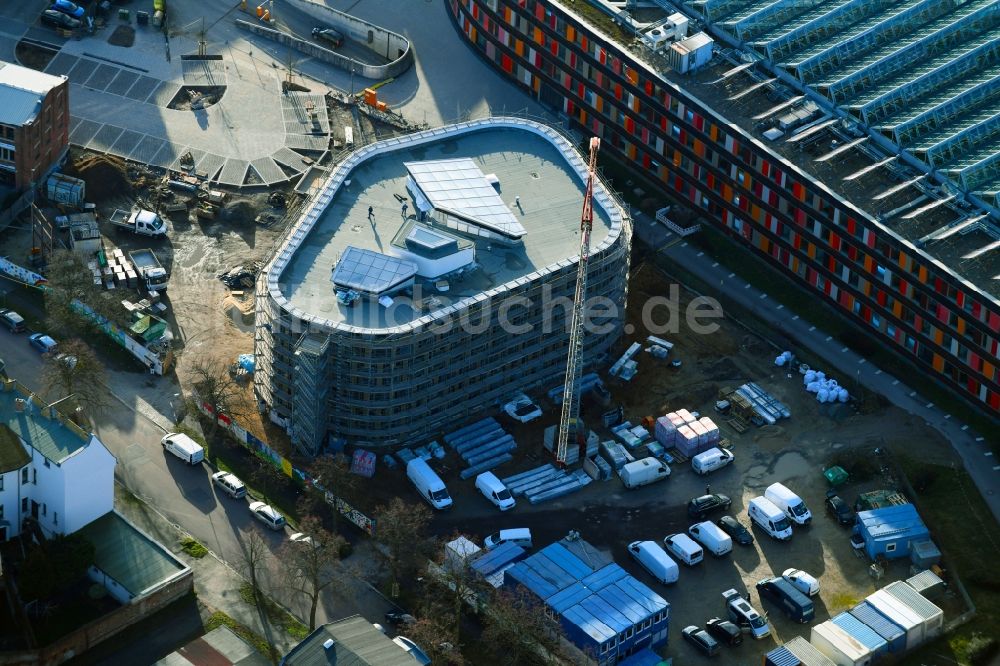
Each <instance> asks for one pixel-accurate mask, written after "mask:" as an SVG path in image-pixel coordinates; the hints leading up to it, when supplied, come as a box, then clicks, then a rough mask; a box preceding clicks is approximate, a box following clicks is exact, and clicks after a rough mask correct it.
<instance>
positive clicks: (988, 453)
mask: <svg viewBox="0 0 1000 666" xmlns="http://www.w3.org/2000/svg"><path fill="white" fill-rule="evenodd" d="M983 455H984V456H986V457H987V458H990V457H992V455H993V452H992V451H987V452H986V453H984V454H983Z"/></svg>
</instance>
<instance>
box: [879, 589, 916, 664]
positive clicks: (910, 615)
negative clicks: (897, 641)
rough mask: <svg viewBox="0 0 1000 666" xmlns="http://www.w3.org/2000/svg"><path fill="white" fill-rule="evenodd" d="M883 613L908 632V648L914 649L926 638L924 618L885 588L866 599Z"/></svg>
mask: <svg viewBox="0 0 1000 666" xmlns="http://www.w3.org/2000/svg"><path fill="white" fill-rule="evenodd" d="M865 601H867V602H868V603H869V604H871V606H872V607H873V608H874V609H875V610H877V611H878V612H879V613H881V614H882V615H884V616H886V617H887V618H889V619H890V620H892V621H893V622H895V623H896V624H898V625H899V626H900V627H902V628H903V631H905V632H906V649H907V650H912V649H913V648H915V647H917V646H918V645H920V644H921V643H922V642H923V640H924V620H923V618H921V617H920V616H919V615H917V614H916V613H915V612H913V610H911V609H910V608H908V607H907V606H906V604H904V603H902V602H900V601H899V599H897V598H896V597H894V596H892V595H891V594H889V593H888V592H886V591H885V590H878V591H877V592H873V593H872V594H870V595H868V598H867V599H865Z"/></svg>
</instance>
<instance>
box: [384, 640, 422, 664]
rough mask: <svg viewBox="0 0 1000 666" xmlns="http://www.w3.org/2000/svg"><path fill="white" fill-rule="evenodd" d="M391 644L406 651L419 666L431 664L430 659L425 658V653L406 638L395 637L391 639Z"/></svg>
mask: <svg viewBox="0 0 1000 666" xmlns="http://www.w3.org/2000/svg"><path fill="white" fill-rule="evenodd" d="M392 642H393V643H395V644H396V645H398V646H399V647H401V648H403V649H404V650H406V651H407V652H408V653H409V654H410V656H411V657H413V660H414V661H415V662H417V663H418V664H420V666H427V665H428V664H430V663H431V658H430V657H428V656H427V653H426V652H424V651H423V650H421V649H420V646H419V645H417V644H416V643H414V642H413V641H411V640H410V639H409V638H407V637H406V636H396V637H395V638H393V639H392Z"/></svg>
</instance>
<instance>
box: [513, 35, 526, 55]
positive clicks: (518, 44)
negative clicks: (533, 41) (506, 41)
mask: <svg viewBox="0 0 1000 666" xmlns="http://www.w3.org/2000/svg"><path fill="white" fill-rule="evenodd" d="M514 53H516V54H517V55H519V56H521V57H524V42H522V41H521V40H520V39H515V40H514Z"/></svg>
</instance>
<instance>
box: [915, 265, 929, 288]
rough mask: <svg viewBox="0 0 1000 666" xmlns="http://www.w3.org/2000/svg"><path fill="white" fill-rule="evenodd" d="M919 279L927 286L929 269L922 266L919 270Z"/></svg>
mask: <svg viewBox="0 0 1000 666" xmlns="http://www.w3.org/2000/svg"><path fill="white" fill-rule="evenodd" d="M917 279H918V280H920V282H921V283H923V284H927V269H926V268H925V267H924V266H921V267H920V268H919V269H918V270H917Z"/></svg>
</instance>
